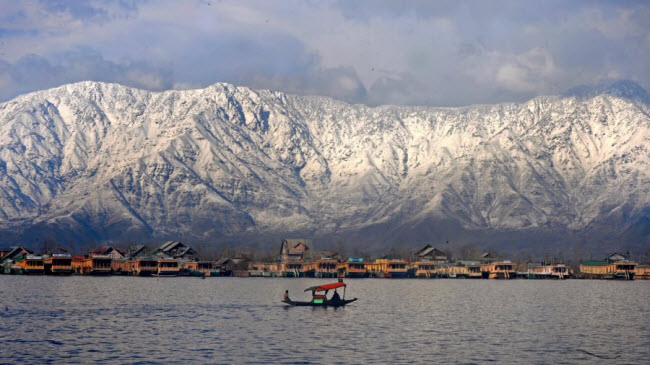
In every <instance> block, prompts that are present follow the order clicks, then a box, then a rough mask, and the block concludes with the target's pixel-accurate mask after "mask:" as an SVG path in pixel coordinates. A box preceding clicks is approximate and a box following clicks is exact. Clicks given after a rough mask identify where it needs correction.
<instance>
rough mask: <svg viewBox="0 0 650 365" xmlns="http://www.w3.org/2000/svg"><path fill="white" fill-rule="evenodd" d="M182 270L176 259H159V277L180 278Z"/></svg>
mask: <svg viewBox="0 0 650 365" xmlns="http://www.w3.org/2000/svg"><path fill="white" fill-rule="evenodd" d="M179 272H180V268H179V265H178V260H176V259H159V260H158V272H157V274H156V275H158V276H178V275H179Z"/></svg>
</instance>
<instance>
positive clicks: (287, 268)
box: [282, 261, 305, 278]
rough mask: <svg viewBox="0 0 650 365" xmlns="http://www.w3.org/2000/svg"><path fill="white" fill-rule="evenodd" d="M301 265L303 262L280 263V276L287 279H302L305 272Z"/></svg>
mask: <svg viewBox="0 0 650 365" xmlns="http://www.w3.org/2000/svg"><path fill="white" fill-rule="evenodd" d="M303 265H304V264H303V262H300V261H290V262H285V263H282V276H284V277H287V278H298V277H304V276H305V271H303Z"/></svg>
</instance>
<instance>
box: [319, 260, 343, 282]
mask: <svg viewBox="0 0 650 365" xmlns="http://www.w3.org/2000/svg"><path fill="white" fill-rule="evenodd" d="M314 264H315V265H314V266H315V271H316V277H317V278H335V277H337V276H338V266H339V262H338V261H337V260H334V259H320V260H316V261H315V262H314Z"/></svg>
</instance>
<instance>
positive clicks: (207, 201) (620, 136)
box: [0, 82, 650, 249]
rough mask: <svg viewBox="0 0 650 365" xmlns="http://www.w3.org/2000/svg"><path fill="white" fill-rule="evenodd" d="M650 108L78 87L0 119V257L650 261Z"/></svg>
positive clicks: (605, 98)
mask: <svg viewBox="0 0 650 365" xmlns="http://www.w3.org/2000/svg"><path fill="white" fill-rule="evenodd" d="M649 100H650V98H649V97H648V94H647V92H646V91H645V90H643V89H642V88H640V87H638V86H637V85H635V84H633V83H630V82H619V83H615V84H613V85H609V86H608V87H602V88H579V89H575V90H573V91H572V92H570V93H568V94H565V95H562V96H544V97H537V98H535V99H532V100H530V101H528V102H525V103H518V104H515V103H513V104H499V105H478V106H469V107H462V108H430V107H398V106H380V107H367V106H363V105H350V104H347V103H344V102H340V101H336V100H333V99H329V98H323V97H301V96H291V95H286V94H283V93H279V92H270V91H261V90H251V89H248V88H244V87H235V86H232V85H229V84H215V85H212V86H210V87H207V88H205V89H200V90H187V91H176V90H173V91H166V92H148V91H143V90H138V89H133V88H129V87H124V86H121V85H117V84H108V83H98V82H80V83H76V84H70V85H65V86H61V87H58V88H54V89H50V90H43V91H38V92H34V93H31V94H27V95H22V96H19V97H17V98H15V99H13V100H11V101H8V102H5V103H2V104H0V237H3V238H0V243H15V242H18V241H20V242H25V243H27V242H38V241H39V240H45V239H47V240H50V241H64V242H63V243H65V241H73V242H77V244H86V243H87V244H90V243H95V242H98V241H104V240H111V241H114V242H119V241H134V242H136V241H139V240H153V239H166V238H175V239H178V240H181V241H187V242H206V243H210V242H215V243H219V242H235V243H236V242H244V241H246V242H268V244H269V245H270V244H276V240H277V238H279V237H282V236H292V235H297V234H300V235H307V236H309V237H313V238H315V239H316V240H317V241H318V240H319V239H320V241H321V242H331V241H335V240H343V241H345V243H346V244H349V245H352V246H354V245H364V246H365V247H382V246H384V247H385V246H387V245H399V244H405V243H413V244H418V243H424V242H433V243H436V242H440V241H447V240H453V241H454V242H466V243H476V244H487V245H497V244H499V242H501V243H504V244H505V243H508V244H509V245H514V246H516V247H522V245H523V246H526V245H551V246H558V245H560V244H566V243H571V242H573V243H575V242H578V243H581V244H591V245H592V246H594V245H621V244H623V245H627V246H632V247H646V249H647V247H648V245H650V153H649V151H650V102H649Z"/></svg>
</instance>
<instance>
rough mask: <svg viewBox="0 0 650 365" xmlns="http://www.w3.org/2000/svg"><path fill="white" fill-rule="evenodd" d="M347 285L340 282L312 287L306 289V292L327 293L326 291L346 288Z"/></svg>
mask: <svg viewBox="0 0 650 365" xmlns="http://www.w3.org/2000/svg"><path fill="white" fill-rule="evenodd" d="M345 285H346V284H345V283H344V282H338V283H332V284H325V285H318V286H311V287H309V288H307V289H305V291H326V290H331V289H336V288H340V287H342V286H345Z"/></svg>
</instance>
